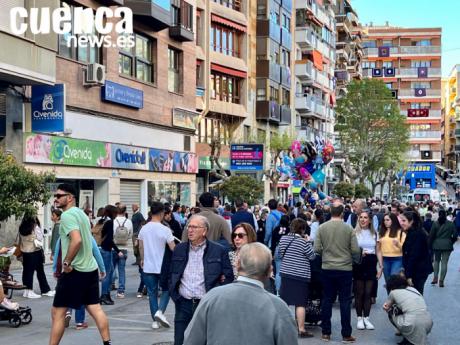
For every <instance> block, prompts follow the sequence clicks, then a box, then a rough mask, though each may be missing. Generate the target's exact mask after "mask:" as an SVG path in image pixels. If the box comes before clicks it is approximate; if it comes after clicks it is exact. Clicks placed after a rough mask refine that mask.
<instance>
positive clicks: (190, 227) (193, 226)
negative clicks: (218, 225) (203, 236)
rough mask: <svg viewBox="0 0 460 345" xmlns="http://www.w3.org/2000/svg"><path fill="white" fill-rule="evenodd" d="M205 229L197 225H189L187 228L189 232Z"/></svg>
mask: <svg viewBox="0 0 460 345" xmlns="http://www.w3.org/2000/svg"><path fill="white" fill-rule="evenodd" d="M205 228H206V227H205V226H199V225H189V226H187V229H190V230H198V229H205Z"/></svg>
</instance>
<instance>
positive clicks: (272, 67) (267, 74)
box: [257, 60, 281, 84]
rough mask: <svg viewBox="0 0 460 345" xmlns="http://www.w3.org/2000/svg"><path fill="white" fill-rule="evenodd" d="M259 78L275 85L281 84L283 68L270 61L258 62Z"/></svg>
mask: <svg viewBox="0 0 460 345" xmlns="http://www.w3.org/2000/svg"><path fill="white" fill-rule="evenodd" d="M257 77H258V78H267V79H270V80H273V81H274V82H275V83H278V84H279V83H280V82H281V66H280V65H278V64H276V63H274V62H273V61H270V60H259V61H257Z"/></svg>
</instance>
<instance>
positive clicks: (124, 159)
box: [111, 144, 149, 170]
mask: <svg viewBox="0 0 460 345" xmlns="http://www.w3.org/2000/svg"><path fill="white" fill-rule="evenodd" d="M111 146H112V167H114V168H122V169H134V170H148V169H149V165H148V160H147V158H148V152H149V150H148V149H145V148H142V147H134V146H127V145H117V144H111Z"/></svg>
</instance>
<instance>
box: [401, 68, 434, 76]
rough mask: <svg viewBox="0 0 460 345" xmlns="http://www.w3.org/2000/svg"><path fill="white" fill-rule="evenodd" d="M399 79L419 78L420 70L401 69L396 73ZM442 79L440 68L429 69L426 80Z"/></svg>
mask: <svg viewBox="0 0 460 345" xmlns="http://www.w3.org/2000/svg"><path fill="white" fill-rule="evenodd" d="M395 72H396V77H397V78H418V74H419V70H418V68H399V69H397V70H396V71H395ZM432 77H435V78H440V77H441V69H440V68H431V67H430V68H428V73H427V76H426V77H424V78H432Z"/></svg>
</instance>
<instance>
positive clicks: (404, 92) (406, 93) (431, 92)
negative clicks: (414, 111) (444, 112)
mask: <svg viewBox="0 0 460 345" xmlns="http://www.w3.org/2000/svg"><path fill="white" fill-rule="evenodd" d="M415 91H416V89H400V90H399V92H398V98H399V99H404V98H420V99H425V98H439V97H441V90H439V89H425V93H426V94H425V95H424V96H416V95H415Z"/></svg>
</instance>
